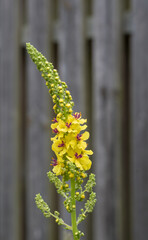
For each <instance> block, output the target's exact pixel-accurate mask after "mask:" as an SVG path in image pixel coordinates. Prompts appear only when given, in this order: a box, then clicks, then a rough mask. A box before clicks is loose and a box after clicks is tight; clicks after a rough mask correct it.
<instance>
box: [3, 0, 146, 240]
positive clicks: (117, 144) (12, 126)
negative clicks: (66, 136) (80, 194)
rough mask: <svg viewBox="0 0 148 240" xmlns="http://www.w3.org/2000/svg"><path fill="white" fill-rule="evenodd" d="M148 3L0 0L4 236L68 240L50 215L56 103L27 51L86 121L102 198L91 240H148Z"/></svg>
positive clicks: (8, 239) (54, 205) (89, 229)
mask: <svg viewBox="0 0 148 240" xmlns="http://www.w3.org/2000/svg"><path fill="white" fill-rule="evenodd" d="M147 26H148V1H147V0H141V1H138V0H11V1H9V0H0V239H1V240H49V239H52V240H70V239H72V237H71V236H70V235H68V234H67V233H66V232H65V231H64V230H62V228H61V227H59V226H57V225H56V223H55V222H54V220H52V219H45V218H44V217H43V216H42V213H41V212H40V211H39V210H38V209H37V208H36V206H35V202H34V197H35V194H36V193H39V192H40V193H41V195H42V196H43V198H44V200H45V201H46V202H48V203H49V205H50V206H51V209H52V210H53V211H54V210H56V209H59V210H60V209H61V211H62V213H63V214H62V215H64V218H66V221H68V222H69V216H67V215H66V213H65V212H64V211H63V210H62V199H61V198H59V197H58V195H57V194H56V191H55V188H54V186H53V185H52V184H51V183H49V182H48V179H47V176H46V173H47V171H49V169H50V161H51V156H52V153H51V142H50V137H51V130H50V124H51V119H52V116H53V110H52V103H51V99H50V97H49V94H48V90H47V88H46V86H45V82H44V80H43V79H42V78H41V76H40V73H39V72H38V71H37V69H36V67H35V65H34V63H33V62H32V61H31V60H30V58H29V56H28V55H27V53H26V49H25V43H26V42H30V43H31V44H33V45H34V46H35V47H36V48H37V49H38V50H39V51H41V52H42V53H43V54H44V55H45V56H46V57H47V59H48V60H49V61H50V62H52V63H53V64H54V66H55V68H57V69H58V71H59V73H60V76H61V79H62V81H66V82H67V84H68V86H69V90H70V91H71V94H72V96H73V99H74V102H75V107H74V110H75V111H81V112H82V116H83V117H85V118H87V119H88V126H89V127H88V128H89V131H90V132H91V138H90V142H89V148H92V149H93V151H94V155H93V158H92V161H93V167H92V171H93V172H94V173H96V180H97V186H96V192H97V204H96V207H95V210H94V212H93V214H91V215H90V216H89V217H88V218H87V219H86V220H85V222H84V224H82V225H81V228H82V229H83V230H84V232H85V237H84V238H82V239H87V240H146V239H147V238H148V27H147Z"/></svg>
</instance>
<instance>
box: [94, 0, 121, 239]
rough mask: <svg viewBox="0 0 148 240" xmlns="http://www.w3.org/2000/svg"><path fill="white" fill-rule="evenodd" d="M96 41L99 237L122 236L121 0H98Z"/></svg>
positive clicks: (96, 231)
mask: <svg viewBox="0 0 148 240" xmlns="http://www.w3.org/2000/svg"><path fill="white" fill-rule="evenodd" d="M93 14H94V44H93V74H94V75H93V150H94V165H95V171H96V179H97V186H96V192H97V199H98V201H97V205H96V208H95V211H94V214H93V216H94V219H93V221H94V222H93V226H94V227H93V233H94V238H93V239H96V240H102V239H103V240H117V239H120V233H119V230H118V220H119V207H118V199H119V194H120V193H119V189H118V188H119V183H118V182H119V180H120V179H119V178H118V177H119V176H118V174H117V171H119V170H120V169H118V166H119V165H120V164H119V162H120V161H121V151H120V150H121V139H120V138H119V136H120V132H121V112H120V111H121V110H120V108H121V58H120V54H121V51H122V49H121V30H122V28H121V2H120V1H116V0H112V1H104V0H95V1H94V4H93Z"/></svg>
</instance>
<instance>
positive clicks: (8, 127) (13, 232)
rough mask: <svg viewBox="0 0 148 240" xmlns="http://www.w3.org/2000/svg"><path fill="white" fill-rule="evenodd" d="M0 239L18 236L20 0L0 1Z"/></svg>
mask: <svg viewBox="0 0 148 240" xmlns="http://www.w3.org/2000/svg"><path fill="white" fill-rule="evenodd" d="M0 4H1V5H0V22H1V24H0V25H1V51H0V66H1V68H0V199H1V200H0V239H7V240H10V239H11V240H15V239H16V240H19V239H21V236H22V235H21V227H22V226H21V218H20V212H21V211H20V201H19V200H20V192H19V190H20V185H19V183H20V179H21V178H20V169H19V164H20V144H21V141H20V138H19V137H20V135H19V133H20V125H19V124H20V105H19V103H20V95H19V93H20V91H19V88H20V79H19V73H20V72H19V68H20V64H19V60H20V59H19V33H20V21H19V20H18V19H20V18H19V17H20V16H19V11H20V9H19V7H20V6H19V1H17V0H12V1H9V0H5V1H3V0H2V1H1V3H0Z"/></svg>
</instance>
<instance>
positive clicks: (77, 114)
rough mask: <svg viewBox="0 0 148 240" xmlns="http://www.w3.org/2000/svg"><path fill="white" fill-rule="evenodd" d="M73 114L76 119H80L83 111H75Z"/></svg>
mask: <svg viewBox="0 0 148 240" xmlns="http://www.w3.org/2000/svg"><path fill="white" fill-rule="evenodd" d="M73 116H74V117H75V118H76V119H79V118H80V117H81V113H74V114H73Z"/></svg>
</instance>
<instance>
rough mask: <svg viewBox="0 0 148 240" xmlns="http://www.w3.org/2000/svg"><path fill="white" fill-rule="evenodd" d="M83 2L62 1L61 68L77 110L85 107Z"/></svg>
mask: <svg viewBox="0 0 148 240" xmlns="http://www.w3.org/2000/svg"><path fill="white" fill-rule="evenodd" d="M83 17H84V12H83V1H78V0H76V1H72V0H71V1H60V41H59V67H60V73H61V76H62V78H63V79H64V80H65V81H66V82H67V83H68V86H69V88H70V89H71V92H72V95H73V99H74V102H75V106H76V108H77V109H76V108H75V109H76V110H77V111H82V108H83V107H84V106H83V105H84V92H83V89H84V82H83V80H84V74H83V71H84V58H83V56H84V20H83Z"/></svg>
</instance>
